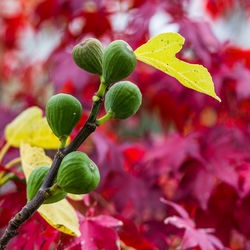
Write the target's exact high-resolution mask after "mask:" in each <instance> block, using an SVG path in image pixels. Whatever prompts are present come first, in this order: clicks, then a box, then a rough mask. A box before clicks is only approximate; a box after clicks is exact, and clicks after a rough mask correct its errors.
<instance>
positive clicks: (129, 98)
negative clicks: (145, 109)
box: [104, 81, 142, 119]
mask: <svg viewBox="0 0 250 250" xmlns="http://www.w3.org/2000/svg"><path fill="white" fill-rule="evenodd" d="M141 102H142V95H141V92H140V89H139V88H138V87H137V85H135V84H134V83H132V82H129V81H121V82H118V83H115V84H114V85H113V86H112V87H111V88H110V89H109V91H108V93H107V95H106V98H105V103H104V104H105V110H106V112H107V113H108V112H111V113H112V118H115V119H126V118H128V117H130V116H132V115H134V114H135V113H136V112H137V110H138V109H139V107H140V106H141Z"/></svg>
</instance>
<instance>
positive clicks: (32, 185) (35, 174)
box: [27, 166, 67, 204]
mask: <svg viewBox="0 0 250 250" xmlns="http://www.w3.org/2000/svg"><path fill="white" fill-rule="evenodd" d="M49 169H50V167H49V166H40V167H38V168H35V169H34V170H33V171H32V173H31V174H30V177H29V180H28V183H27V199H28V201H29V200H31V199H32V198H33V197H34V196H35V194H36V193H37V191H38V190H39V188H40V187H41V185H42V184H43V182H44V180H45V177H46V175H47V174H48V172H49ZM66 195H67V193H66V192H64V191H63V190H61V191H59V192H58V193H57V194H55V195H53V196H51V197H49V198H48V199H47V200H45V201H44V204H49V203H54V202H57V201H60V200H62V199H64V198H65V196H66Z"/></svg>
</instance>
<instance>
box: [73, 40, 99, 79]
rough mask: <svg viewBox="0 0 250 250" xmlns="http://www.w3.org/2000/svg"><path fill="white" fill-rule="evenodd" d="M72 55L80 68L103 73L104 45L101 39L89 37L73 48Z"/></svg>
mask: <svg viewBox="0 0 250 250" xmlns="http://www.w3.org/2000/svg"><path fill="white" fill-rule="evenodd" d="M72 56H73V59H74V61H75V63H76V64H77V65H78V66H79V67H80V68H82V69H84V70H86V71H88V72H90V73H94V74H98V75H102V58H103V47H102V44H101V43H100V41H99V40H97V39H95V38H89V39H87V40H84V41H83V42H81V43H79V44H77V45H76V46H75V47H74V48H73V51H72Z"/></svg>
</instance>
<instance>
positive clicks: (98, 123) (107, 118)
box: [96, 112, 113, 126]
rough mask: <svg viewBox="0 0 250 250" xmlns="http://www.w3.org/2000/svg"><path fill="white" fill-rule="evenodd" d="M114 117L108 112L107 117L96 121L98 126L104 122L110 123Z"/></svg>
mask: <svg viewBox="0 0 250 250" xmlns="http://www.w3.org/2000/svg"><path fill="white" fill-rule="evenodd" d="M112 117H113V112H108V113H107V114H106V115H104V116H102V117H101V118H99V119H98V120H96V124H97V126H100V125H102V124H103V123H104V122H106V121H108V120H109V119H111V118H112Z"/></svg>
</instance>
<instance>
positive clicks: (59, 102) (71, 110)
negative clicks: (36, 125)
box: [46, 94, 82, 138]
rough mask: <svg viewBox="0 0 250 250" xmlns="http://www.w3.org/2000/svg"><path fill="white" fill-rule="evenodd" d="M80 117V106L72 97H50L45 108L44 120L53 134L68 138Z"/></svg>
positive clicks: (62, 95)
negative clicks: (45, 119)
mask: <svg viewBox="0 0 250 250" xmlns="http://www.w3.org/2000/svg"><path fill="white" fill-rule="evenodd" d="M81 116H82V105H81V103H80V102H79V101H78V100H77V99H76V98H75V97H73V96H72V95H68V94H57V95H54V96H52V97H51V98H50V99H49V101H48V103H47V106H46V118H47V121H48V124H49V126H50V128H51V129H52V131H53V132H54V134H55V135H56V136H57V137H59V138H61V137H66V138H67V137H68V136H69V135H70V134H71V132H72V130H73V129H74V127H75V126H76V124H77V123H78V122H79V120H80V119H81Z"/></svg>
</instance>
